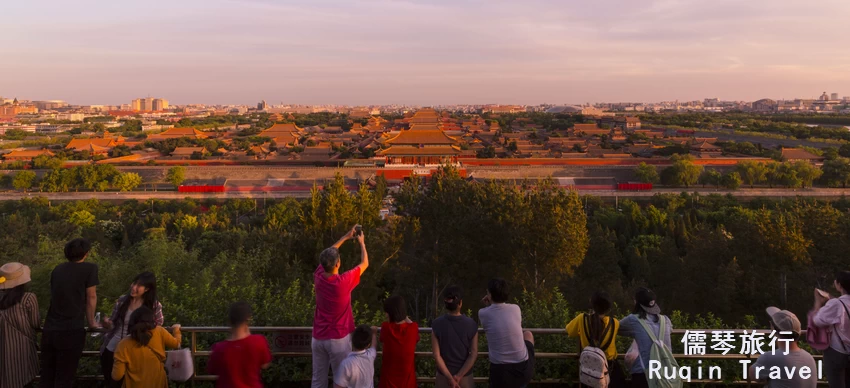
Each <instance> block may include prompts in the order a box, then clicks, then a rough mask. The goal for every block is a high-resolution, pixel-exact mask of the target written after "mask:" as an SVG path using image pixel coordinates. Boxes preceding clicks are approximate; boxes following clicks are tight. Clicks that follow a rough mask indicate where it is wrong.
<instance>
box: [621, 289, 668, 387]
mask: <svg viewBox="0 0 850 388" xmlns="http://www.w3.org/2000/svg"><path fill="white" fill-rule="evenodd" d="M641 321H643V323H645V324H646V325H647V327H648V328H649V329H650V330H652V334H653V335H654V336H655V337H656V338H658V337H660V332H661V325H662V322H663V324H664V325H665V327H666V328H667V330H666V331H665V335H664V337H663V338H658V340H659V341H662V342H663V343H664V345H665V346H667V348H668V349H672V348H673V346H672V344H671V342H670V332H672V331H673V324H672V323H671V322H670V318H668V317H667V316H665V315H661V307H659V306H658V304H657V303H655V293H654V292H652V290H650V289H648V288H644V287H640V288H638V289H637V291H636V292H635V307H634V310H632V314H631V315H629V316H627V317H625V318H623V319H621V320H620V331H619V334H620V335H622V336H625V337H632V338H634V339H635V342H636V343H637V348H638V354H639V357H638V359H637V360H636V361H635V362H634V364H632V366H631V370H630V371H629V373H631V375H632V385H631V386H632V387H633V388H641V387H649V382H648V381H647V378H648V377H649V375H648V372H647V370H648V369H649V361H650V351H651V349H652V345H653V341H652V338H651V337H650V335H649V333H648V332H647V331H646V329H644V327H643V325H642V324H641Z"/></svg>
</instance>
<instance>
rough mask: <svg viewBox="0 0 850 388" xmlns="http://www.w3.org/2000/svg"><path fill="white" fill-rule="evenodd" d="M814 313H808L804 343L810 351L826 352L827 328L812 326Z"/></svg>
mask: <svg viewBox="0 0 850 388" xmlns="http://www.w3.org/2000/svg"><path fill="white" fill-rule="evenodd" d="M814 316H815V312H814V311H809V314H808V322H807V323H806V326H807V327H806V342H807V343H808V344H809V346H811V347H812V349H816V350H826V348H828V347H829V328H823V327H817V326H815V324H814Z"/></svg>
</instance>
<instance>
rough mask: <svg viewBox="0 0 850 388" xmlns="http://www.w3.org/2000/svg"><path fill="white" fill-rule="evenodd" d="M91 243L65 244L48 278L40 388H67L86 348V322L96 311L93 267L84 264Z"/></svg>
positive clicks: (97, 324) (95, 275)
mask: <svg viewBox="0 0 850 388" xmlns="http://www.w3.org/2000/svg"><path fill="white" fill-rule="evenodd" d="M90 249H91V243H89V242H88V241H86V240H84V239H81V238H78V239H74V240H71V241H70V242H68V243H67V244H65V258H66V259H68V262H67V263H62V264H59V265H57V266H56V268H54V269H53V272H52V273H51V274H50V309H48V310H47V319H45V321H44V332H43V333H42V336H41V382H40V384H39V386H40V387H42V388H46V387H71V386H72V385H73V383H74V376H75V375H76V373H77V365H78V364H79V362H80V357H82V355H83V348H84V347H85V345H86V329H85V327H86V320H88V323H89V327H92V328H99V327H100V324H99V323H97V322H95V320H94V310H95V308H96V307H97V292H96V289H97V285H98V283H99V281H98V278H97V264H94V263H86V262H85V260H86V257H87V256H88V254H89V250H90Z"/></svg>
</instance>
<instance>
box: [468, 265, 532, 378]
mask: <svg viewBox="0 0 850 388" xmlns="http://www.w3.org/2000/svg"><path fill="white" fill-rule="evenodd" d="M508 296H509V294H508V284H507V282H505V280H504V279H499V278H497V279H490V281H489V282H488V283H487V296H485V297H484V299H482V302H483V303H484V305H485V306H487V307H485V308H483V309H481V310H479V311H478V318H479V319H480V320H481V326H483V327H484V333H485V334H487V349H488V353H489V356H490V387H491V388H502V387H504V388H518V387H524V386H526V385H528V383H529V382H530V381H531V379H532V377H534V336H533V335H532V334H531V332H530V331H527V330H523V329H522V311H521V310H520V308H519V306H517V305H515V304H511V303H507V301H508Z"/></svg>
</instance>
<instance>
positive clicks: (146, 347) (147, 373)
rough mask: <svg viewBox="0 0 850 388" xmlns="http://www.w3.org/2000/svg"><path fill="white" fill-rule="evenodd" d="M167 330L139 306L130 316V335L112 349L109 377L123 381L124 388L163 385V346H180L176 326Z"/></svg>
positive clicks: (164, 378) (156, 387)
mask: <svg viewBox="0 0 850 388" xmlns="http://www.w3.org/2000/svg"><path fill="white" fill-rule="evenodd" d="M171 329H172V330H173V331H174V335H173V336H172V335H171V334H170V333H168V331H166V330H165V329H163V328H162V326H157V324H156V322H155V320H154V312H153V310H151V309H149V308H147V307H145V306H141V307H139V308H138V309H136V311H133V314H131V315H130V322H129V330H130V336H129V337H127V338H124V339H123V340H121V342H119V343H118V347H117V348H115V364H114V365H113V367H112V379H113V380H119V381H120V380H122V379H123V380H124V383H123V385H122V386H123V387H124V388H167V387H168V377H167V376H166V374H165V364H164V363H165V359H166V353H165V350H166V348H169V349H176V348H178V347H180V339H181V336H180V325H179V324H174V325H172V326H171Z"/></svg>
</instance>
